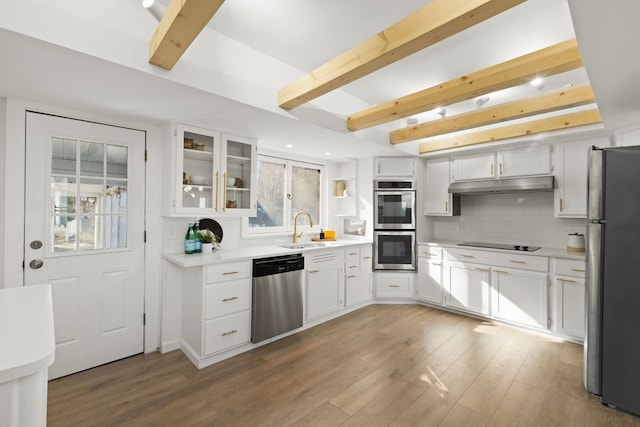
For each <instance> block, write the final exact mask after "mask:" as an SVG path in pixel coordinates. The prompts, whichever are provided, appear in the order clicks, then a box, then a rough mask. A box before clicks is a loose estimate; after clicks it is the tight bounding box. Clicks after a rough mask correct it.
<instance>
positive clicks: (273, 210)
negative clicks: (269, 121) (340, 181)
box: [248, 156, 322, 234]
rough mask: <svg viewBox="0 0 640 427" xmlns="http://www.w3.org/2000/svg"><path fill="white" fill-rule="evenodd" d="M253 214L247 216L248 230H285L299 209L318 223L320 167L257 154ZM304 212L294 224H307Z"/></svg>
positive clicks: (307, 220)
mask: <svg viewBox="0 0 640 427" xmlns="http://www.w3.org/2000/svg"><path fill="white" fill-rule="evenodd" d="M257 174H258V180H257V197H258V206H257V213H256V216H255V217H251V218H249V219H248V233H249V234H261V233H272V232H282V233H284V232H288V231H290V230H291V229H292V228H293V219H294V217H295V215H296V214H297V213H298V212H300V211H306V212H309V213H310V214H311V218H313V223H314V224H319V223H320V212H321V211H320V204H321V196H320V194H321V193H320V190H321V182H322V166H320V165H315V164H312V163H304V162H298V161H293V160H287V159H281V158H277V157H268V156H258V169H257ZM308 225H309V219H308V218H307V216H306V215H303V216H300V217H299V218H298V226H308Z"/></svg>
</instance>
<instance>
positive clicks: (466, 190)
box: [448, 176, 554, 195]
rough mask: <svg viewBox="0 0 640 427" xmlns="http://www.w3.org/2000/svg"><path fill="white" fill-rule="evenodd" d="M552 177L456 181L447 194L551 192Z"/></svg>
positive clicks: (552, 186)
mask: <svg viewBox="0 0 640 427" xmlns="http://www.w3.org/2000/svg"><path fill="white" fill-rule="evenodd" d="M553 188H554V185H553V176H527V177H521V178H500V179H482V180H476V181H458V182H452V183H451V185H449V190H448V191H449V193H452V194H458V195H464V194H490V193H499V194H504V193H506V194H509V193H521V192H539V191H553Z"/></svg>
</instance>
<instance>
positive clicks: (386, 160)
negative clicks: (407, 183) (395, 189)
mask: <svg viewBox="0 0 640 427" xmlns="http://www.w3.org/2000/svg"><path fill="white" fill-rule="evenodd" d="M415 168H416V162H415V159H414V158H413V157H376V159H375V165H374V173H375V175H376V177H379V178H385V177H389V178H393V177H413V175H414V173H415Z"/></svg>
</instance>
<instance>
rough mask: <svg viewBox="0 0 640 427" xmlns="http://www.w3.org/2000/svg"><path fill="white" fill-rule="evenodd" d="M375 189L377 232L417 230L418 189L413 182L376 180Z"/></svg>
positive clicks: (375, 222)
mask: <svg viewBox="0 0 640 427" xmlns="http://www.w3.org/2000/svg"><path fill="white" fill-rule="evenodd" d="M373 188H374V193H373V197H374V203H375V206H374V211H373V216H374V218H373V228H374V229H375V230H415V229H416V209H415V206H416V189H415V183H414V181H413V180H405V181H388V180H376V181H374V182H373Z"/></svg>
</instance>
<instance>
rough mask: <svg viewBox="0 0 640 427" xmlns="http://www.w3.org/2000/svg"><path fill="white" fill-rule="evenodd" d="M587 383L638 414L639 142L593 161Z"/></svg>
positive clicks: (595, 153) (600, 153) (595, 155)
mask: <svg viewBox="0 0 640 427" xmlns="http://www.w3.org/2000/svg"><path fill="white" fill-rule="evenodd" d="M586 255H587V286H586V317H587V319H586V320H587V322H586V327H587V329H586V333H585V346H584V356H585V376H584V380H585V387H586V389H587V391H589V392H591V393H594V394H598V395H600V396H601V397H602V403H604V404H607V405H610V406H615V407H617V408H618V409H622V410H625V411H629V412H632V413H634V414H637V415H640V147H617V148H605V149H598V148H595V147H594V148H593V149H592V150H591V153H590V163H589V224H588V229H587V253H586Z"/></svg>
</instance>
